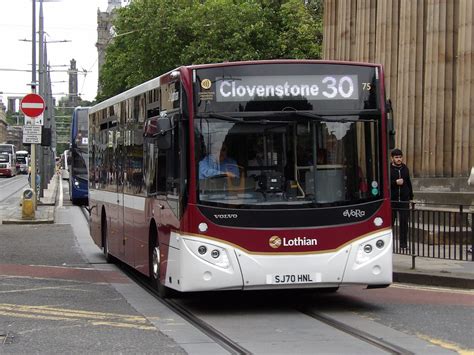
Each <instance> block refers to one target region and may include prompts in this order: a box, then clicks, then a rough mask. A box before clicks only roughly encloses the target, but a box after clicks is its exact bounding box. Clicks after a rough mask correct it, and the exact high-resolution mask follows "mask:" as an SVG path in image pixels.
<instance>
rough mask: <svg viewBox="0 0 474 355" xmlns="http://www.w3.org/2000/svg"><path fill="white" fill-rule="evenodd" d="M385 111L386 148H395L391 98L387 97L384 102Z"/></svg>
mask: <svg viewBox="0 0 474 355" xmlns="http://www.w3.org/2000/svg"><path fill="white" fill-rule="evenodd" d="M385 109H386V113H387V117H388V119H387V126H388V127H387V129H388V148H389V149H390V150H392V149H394V148H395V123H394V122H393V107H392V100H390V99H388V100H387V102H386V104H385Z"/></svg>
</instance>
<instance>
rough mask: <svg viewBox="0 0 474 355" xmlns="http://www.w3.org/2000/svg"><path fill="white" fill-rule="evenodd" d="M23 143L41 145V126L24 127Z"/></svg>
mask: <svg viewBox="0 0 474 355" xmlns="http://www.w3.org/2000/svg"><path fill="white" fill-rule="evenodd" d="M23 143H30V144H41V126H38V125H25V126H23Z"/></svg>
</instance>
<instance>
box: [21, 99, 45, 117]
mask: <svg viewBox="0 0 474 355" xmlns="http://www.w3.org/2000/svg"><path fill="white" fill-rule="evenodd" d="M20 110H21V112H23V114H24V115H25V116H28V117H38V116H39V115H41V114H42V113H43V112H44V100H43V98H42V97H41V96H40V95H37V94H28V95H26V96H25V97H24V98H23V99H22V100H21V103H20Z"/></svg>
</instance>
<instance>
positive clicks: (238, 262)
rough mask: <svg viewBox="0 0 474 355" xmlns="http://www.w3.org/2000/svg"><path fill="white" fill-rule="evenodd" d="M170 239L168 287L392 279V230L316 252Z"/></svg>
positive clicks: (298, 285)
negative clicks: (261, 249) (250, 249)
mask: <svg viewBox="0 0 474 355" xmlns="http://www.w3.org/2000/svg"><path fill="white" fill-rule="evenodd" d="M170 241H171V245H170V248H169V253H168V263H167V272H166V280H167V282H166V286H168V287H171V288H173V289H176V290H178V291H183V292H186V291H208V290H232V289H234V290H235V289H243V290H252V289H253V290H257V289H261V290H263V289H274V288H328V287H338V286H340V285H345V284H361V285H367V286H369V287H370V286H373V287H376V286H378V285H388V284H390V283H391V282H392V234H391V231H389V230H385V231H381V232H376V233H373V234H371V235H368V236H365V237H364V238H360V239H357V240H355V241H353V242H352V243H351V244H348V245H345V246H343V247H341V248H339V249H336V250H333V251H325V252H315V253H311V254H296V253H295V254H278V253H272V254H257V253H249V252H248V251H245V250H242V249H238V248H235V246H233V245H232V246H231V245H229V244H226V243H222V242H219V241H215V240H210V239H206V238H205V237H197V236H187V235H186V236H184V235H177V234H175V233H172V236H171V239H170ZM377 242H378V244H377ZM382 244H383V245H382ZM367 245H370V247H368V246H367ZM369 249H370V251H369ZM170 280H171V282H170Z"/></svg>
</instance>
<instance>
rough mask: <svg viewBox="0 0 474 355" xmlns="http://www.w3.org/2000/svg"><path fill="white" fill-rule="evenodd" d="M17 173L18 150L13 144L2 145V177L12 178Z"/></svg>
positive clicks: (0, 159) (0, 154) (0, 166)
mask: <svg viewBox="0 0 474 355" xmlns="http://www.w3.org/2000/svg"><path fill="white" fill-rule="evenodd" d="M16 173H17V169H16V149H15V146H14V145H13V144H6V143H5V144H0V176H7V177H12V176H15V175H16Z"/></svg>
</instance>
